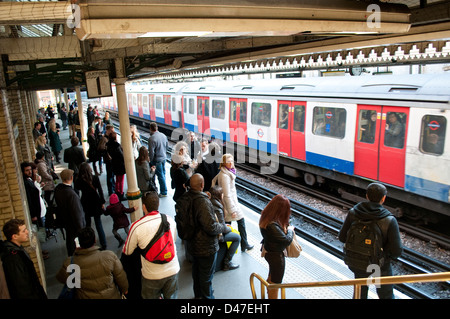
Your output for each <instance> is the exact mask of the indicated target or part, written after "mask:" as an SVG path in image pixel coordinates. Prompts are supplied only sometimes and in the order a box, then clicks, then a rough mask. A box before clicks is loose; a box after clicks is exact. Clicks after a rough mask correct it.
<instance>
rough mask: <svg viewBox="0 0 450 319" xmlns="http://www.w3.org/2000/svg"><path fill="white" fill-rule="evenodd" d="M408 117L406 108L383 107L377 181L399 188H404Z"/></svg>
mask: <svg viewBox="0 0 450 319" xmlns="http://www.w3.org/2000/svg"><path fill="white" fill-rule="evenodd" d="M408 117H409V109H408V108H403V107H392V106H383V110H382V118H381V139H380V156H379V158H380V162H379V168H378V170H379V172H378V179H379V180H380V181H381V182H384V183H387V184H392V185H395V186H399V187H404V186H405V156H406V136H407V134H406V133H407V132H408Z"/></svg>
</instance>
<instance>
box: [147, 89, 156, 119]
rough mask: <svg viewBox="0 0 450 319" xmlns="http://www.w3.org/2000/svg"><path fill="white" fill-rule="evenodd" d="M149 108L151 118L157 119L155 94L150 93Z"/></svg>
mask: <svg viewBox="0 0 450 319" xmlns="http://www.w3.org/2000/svg"><path fill="white" fill-rule="evenodd" d="M148 108H149V112H150V120H152V121H156V112H155V96H154V95H153V94H149V95H148Z"/></svg>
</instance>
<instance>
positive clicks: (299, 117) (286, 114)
mask: <svg viewBox="0 0 450 319" xmlns="http://www.w3.org/2000/svg"><path fill="white" fill-rule="evenodd" d="M305 114H306V103H305V102H300V101H278V125H277V129H278V151H279V153H280V154H281V155H285V156H290V157H294V158H297V159H300V160H303V161H304V160H305V159H306V152H305Z"/></svg>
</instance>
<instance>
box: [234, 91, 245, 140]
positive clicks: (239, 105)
mask: <svg viewBox="0 0 450 319" xmlns="http://www.w3.org/2000/svg"><path fill="white" fill-rule="evenodd" d="M247 137H248V135H247V99H236V98H230V141H231V142H235V143H239V144H243V145H248V138H247Z"/></svg>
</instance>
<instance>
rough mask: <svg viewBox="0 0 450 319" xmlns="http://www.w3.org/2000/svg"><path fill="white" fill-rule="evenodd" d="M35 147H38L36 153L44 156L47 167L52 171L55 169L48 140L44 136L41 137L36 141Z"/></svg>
mask: <svg viewBox="0 0 450 319" xmlns="http://www.w3.org/2000/svg"><path fill="white" fill-rule="evenodd" d="M35 146H36V151H38V152H41V153H43V154H44V159H45V162H46V163H47V166H48V167H49V168H51V169H55V165H54V163H53V153H52V150H51V149H50V147H49V146H48V144H47V138H46V137H45V136H42V135H41V136H39V137H38V138H37V139H36V143H35Z"/></svg>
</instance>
